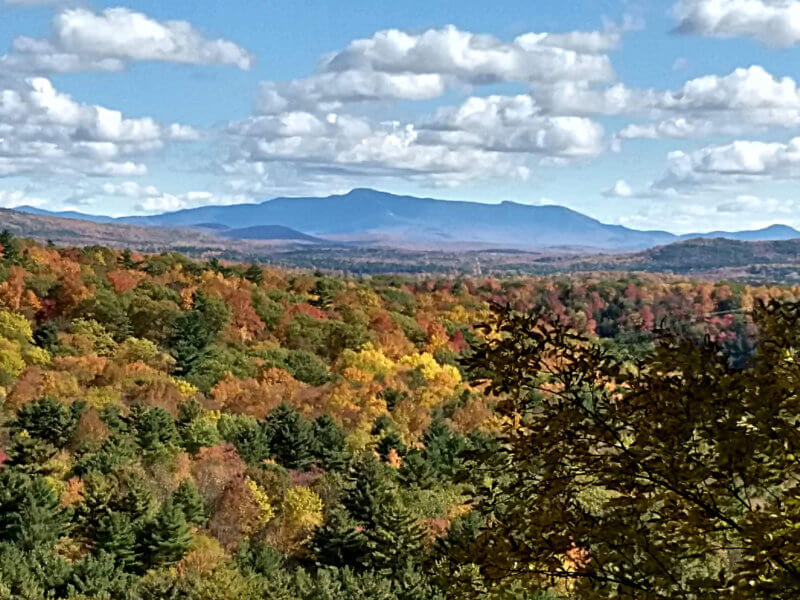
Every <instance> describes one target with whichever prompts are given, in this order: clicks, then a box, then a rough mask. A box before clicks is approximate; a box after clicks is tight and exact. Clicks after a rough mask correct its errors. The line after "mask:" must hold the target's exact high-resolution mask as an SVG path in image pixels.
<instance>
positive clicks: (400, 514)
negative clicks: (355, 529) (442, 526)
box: [368, 500, 425, 573]
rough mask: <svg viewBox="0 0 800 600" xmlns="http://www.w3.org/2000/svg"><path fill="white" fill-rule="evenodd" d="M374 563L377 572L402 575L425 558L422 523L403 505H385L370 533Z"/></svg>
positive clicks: (394, 502)
mask: <svg viewBox="0 0 800 600" xmlns="http://www.w3.org/2000/svg"><path fill="white" fill-rule="evenodd" d="M368 535H369V538H370V540H369V548H370V550H372V552H371V554H370V561H371V563H372V564H373V565H374V566H375V568H377V569H379V570H381V571H384V572H392V573H398V572H400V570H403V569H407V568H408V566H409V565H410V564H419V561H420V560H421V558H422V540H423V538H424V537H425V533H424V532H423V530H422V527H420V524H419V521H418V520H417V519H416V518H415V517H414V516H413V515H412V514H411V513H410V512H409V510H408V509H407V508H405V507H404V506H403V505H402V504H400V502H399V501H396V500H395V501H391V502H389V503H388V504H385V505H384V506H383V507H382V510H380V511H379V512H378V513H377V515H376V519H375V527H374V528H373V529H372V530H371V531H370V532H369V534H368Z"/></svg>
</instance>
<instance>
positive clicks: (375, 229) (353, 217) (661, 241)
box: [18, 189, 800, 252]
mask: <svg viewBox="0 0 800 600" xmlns="http://www.w3.org/2000/svg"><path fill="white" fill-rule="evenodd" d="M18 210H19V211H21V212H26V213H29V214H35V215H45V216H53V217H61V218H70V219H83V220H89V221H93V222H96V223H101V224H112V223H113V224H124V225H136V226H147V227H173V228H187V227H189V228H199V229H201V230H203V231H204V232H206V233H209V234H213V235H216V236H218V237H221V238H225V239H232V240H233V239H239V240H262V241H264V240H267V239H269V240H276V241H277V240H281V241H297V242H306V243H331V242H332V241H348V242H359V243H361V244H363V245H372V246H374V245H384V246H390V247H395V248H406V249H426V250H435V249H451V250H454V249H458V248H460V249H487V248H507V249H522V250H544V249H547V250H556V249H559V250H571V251H593V252H599V251H602V252H631V251H637V250H644V249H647V248H653V247H657V246H663V245H666V244H670V243H672V242H677V241H682V240H691V239H696V238H725V239H730V240H738V241H777V240H788V239H795V238H800V232H798V231H797V230H795V229H793V228H791V227H788V226H786V225H773V226H770V227H767V228H765V229H760V230H754V231H738V232H737V231H734V232H726V231H713V232H710V233H694V234H688V235H682V236H678V235H675V234H672V233H669V232H666V231H639V230H635V229H629V228H626V227H623V226H620V225H609V224H606V223H602V222H600V221H598V220H597V219H593V218H591V217H588V216H586V215H583V214H581V213H579V212H576V211H574V210H571V209H568V208H565V207H563V206H550V205H548V206H534V205H527V204H518V203H514V202H501V203H500V204H483V203H478V202H460V201H448V200H437V199H434V198H417V197H413V196H397V195H394V194H389V193H386V192H380V191H376V190H372V189H355V190H352V191H351V192H348V193H347V194H342V195H334V196H327V197H322V198H319V197H303V198H288V197H287V198H275V199H272V200H266V201H264V202H261V203H258V204H238V205H230V206H204V207H200V208H193V209H186V210H180V211H177V212H170V213H164V214H159V215H150V216H130V217H120V218H116V219H114V218H111V217H105V216H95V215H85V214H82V213H78V212H63V213H49V212H48V211H45V210H42V209H38V208H32V207H20V208H19V209H18Z"/></svg>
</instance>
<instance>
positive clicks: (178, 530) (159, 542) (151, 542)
mask: <svg viewBox="0 0 800 600" xmlns="http://www.w3.org/2000/svg"><path fill="white" fill-rule="evenodd" d="M191 545H192V536H191V535H190V534H189V526H188V525H187V524H186V517H185V516H184V514H183V511H182V510H181V509H180V508H179V507H178V505H177V504H176V503H175V502H173V501H172V499H169V500H167V501H166V502H164V504H163V505H162V506H161V510H159V512H158V514H157V515H156V516H155V518H154V519H152V520H151V521H150V522H148V523H147V524H146V525H145V526H144V527H143V528H142V530H141V533H140V537H139V540H138V548H139V557H140V561H141V564H142V565H143V566H144V567H145V568H152V567H163V566H168V565H171V564H174V563H176V562H178V561H179V560H180V559H181V558H183V555H184V554H186V552H187V551H188V550H189V548H190V547H191Z"/></svg>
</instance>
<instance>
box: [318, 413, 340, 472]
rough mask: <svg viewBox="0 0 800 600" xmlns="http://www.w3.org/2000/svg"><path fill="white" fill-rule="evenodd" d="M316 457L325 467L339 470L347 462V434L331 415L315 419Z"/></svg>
mask: <svg viewBox="0 0 800 600" xmlns="http://www.w3.org/2000/svg"><path fill="white" fill-rule="evenodd" d="M313 425H314V457H315V459H316V460H317V462H318V463H319V465H320V466H321V467H323V468H324V469H333V470H339V469H342V468H344V466H345V465H346V464H347V451H346V447H345V434H344V431H342V428H341V427H339V426H338V425H337V424H336V422H335V421H334V420H333V419H332V418H331V416H330V415H321V416H319V417H317V418H316V419H315V420H314V424H313Z"/></svg>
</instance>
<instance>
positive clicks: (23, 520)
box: [0, 468, 71, 550]
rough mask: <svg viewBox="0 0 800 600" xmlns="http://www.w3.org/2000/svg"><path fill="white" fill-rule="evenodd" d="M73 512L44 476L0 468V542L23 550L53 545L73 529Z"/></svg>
mask: <svg viewBox="0 0 800 600" xmlns="http://www.w3.org/2000/svg"><path fill="white" fill-rule="evenodd" d="M70 525H71V515H70V512H69V511H68V510H66V509H64V508H62V507H61V506H60V502H59V497H58V495H57V494H56V493H55V491H54V490H53V488H51V487H50V485H49V484H48V483H47V482H46V481H45V480H44V478H42V477H30V476H28V475H25V474H22V473H19V472H17V471H15V470H14V469H12V468H4V469H3V470H2V471H0V542H9V543H13V544H16V545H17V546H18V547H19V548H21V549H23V550H31V549H33V548H36V547H38V546H49V545H52V544H53V543H54V542H55V541H56V540H58V538H60V537H61V536H63V535H66V534H67V532H68V531H69V529H70Z"/></svg>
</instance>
